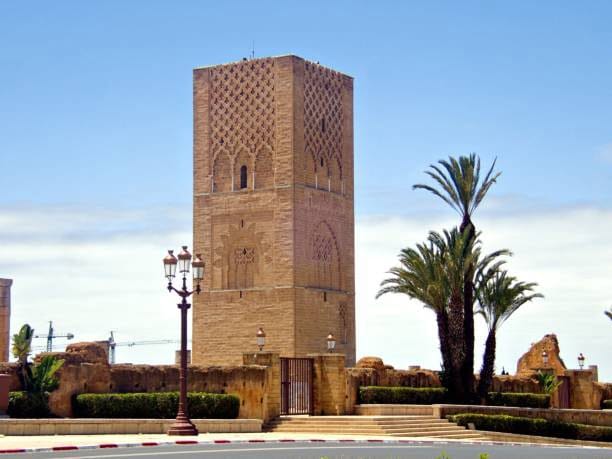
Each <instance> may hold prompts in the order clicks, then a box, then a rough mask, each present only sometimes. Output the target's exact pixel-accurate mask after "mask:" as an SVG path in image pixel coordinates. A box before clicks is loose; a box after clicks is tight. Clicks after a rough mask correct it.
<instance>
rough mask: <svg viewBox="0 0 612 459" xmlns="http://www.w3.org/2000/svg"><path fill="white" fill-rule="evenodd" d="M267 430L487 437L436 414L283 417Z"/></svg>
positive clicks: (266, 429) (397, 435) (482, 438)
mask: <svg viewBox="0 0 612 459" xmlns="http://www.w3.org/2000/svg"><path fill="white" fill-rule="evenodd" d="M264 430H265V431H267V432H286V433H289V432H292V433H299V432H303V433H313V434H314V433H328V434H339V435H341V434H346V435H385V436H393V437H433V438H457V439H475V440H478V439H480V440H485V438H484V437H483V436H482V435H481V434H479V433H474V432H472V431H469V430H466V429H465V428H464V427H461V426H458V425H456V424H454V423H452V422H449V421H448V420H447V419H438V418H435V417H433V416H371V417H366V416H359V417H354V416H283V417H280V418H277V419H275V420H273V421H272V422H270V423H268V424H267V425H266V426H265V428H264Z"/></svg>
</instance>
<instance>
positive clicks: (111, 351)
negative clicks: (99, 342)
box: [108, 330, 180, 364]
mask: <svg viewBox="0 0 612 459" xmlns="http://www.w3.org/2000/svg"><path fill="white" fill-rule="evenodd" d="M179 342H180V341H178V340H174V339H157V340H149V341H123V342H120V343H117V342H116V341H115V334H114V330H111V332H110V336H109V338H108V359H109V362H110V363H111V364H113V363H115V348H116V347H117V346H128V347H133V346H142V345H150V344H173V343H179Z"/></svg>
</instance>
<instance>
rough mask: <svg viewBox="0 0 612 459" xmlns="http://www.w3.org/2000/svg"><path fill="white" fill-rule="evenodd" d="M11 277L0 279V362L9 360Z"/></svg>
mask: <svg viewBox="0 0 612 459" xmlns="http://www.w3.org/2000/svg"><path fill="white" fill-rule="evenodd" d="M11 285H13V281H12V279H0V362H8V361H9V353H10V349H11Z"/></svg>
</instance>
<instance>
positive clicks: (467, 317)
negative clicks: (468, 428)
mask: <svg viewBox="0 0 612 459" xmlns="http://www.w3.org/2000/svg"><path fill="white" fill-rule="evenodd" d="M459 229H460V230H461V232H463V231H465V230H466V229H467V231H469V239H468V244H471V243H472V242H473V240H474V238H475V237H476V228H475V227H474V224H473V223H472V221H471V220H470V217H469V216H468V215H465V216H464V218H463V221H462V222H461V226H460V228H459ZM474 270H475V267H474V265H473V264H470V266H468V269H467V271H466V274H465V279H464V281H463V334H464V347H465V359H464V361H463V367H462V368H461V379H462V383H463V386H464V389H465V391H466V393H467V396H468V398H472V399H473V398H475V397H474V389H475V388H474ZM466 401H470V400H466Z"/></svg>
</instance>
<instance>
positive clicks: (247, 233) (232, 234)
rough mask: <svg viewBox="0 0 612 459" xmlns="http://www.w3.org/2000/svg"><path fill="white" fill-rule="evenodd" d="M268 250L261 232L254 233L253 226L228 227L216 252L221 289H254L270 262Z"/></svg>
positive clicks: (215, 263)
mask: <svg viewBox="0 0 612 459" xmlns="http://www.w3.org/2000/svg"><path fill="white" fill-rule="evenodd" d="M268 250H269V245H268V244H265V243H264V233H262V232H257V231H256V226H255V224H254V223H251V224H250V225H244V224H242V223H241V224H239V225H230V226H229V231H228V233H227V234H224V235H222V236H221V246H220V247H218V248H217V249H216V250H215V255H216V257H215V261H214V266H215V267H216V268H221V288H223V289H241V288H250V287H253V286H254V285H255V283H256V279H257V277H258V276H259V275H260V273H261V272H262V271H263V266H264V263H270V261H271V259H270V257H269V255H268Z"/></svg>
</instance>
